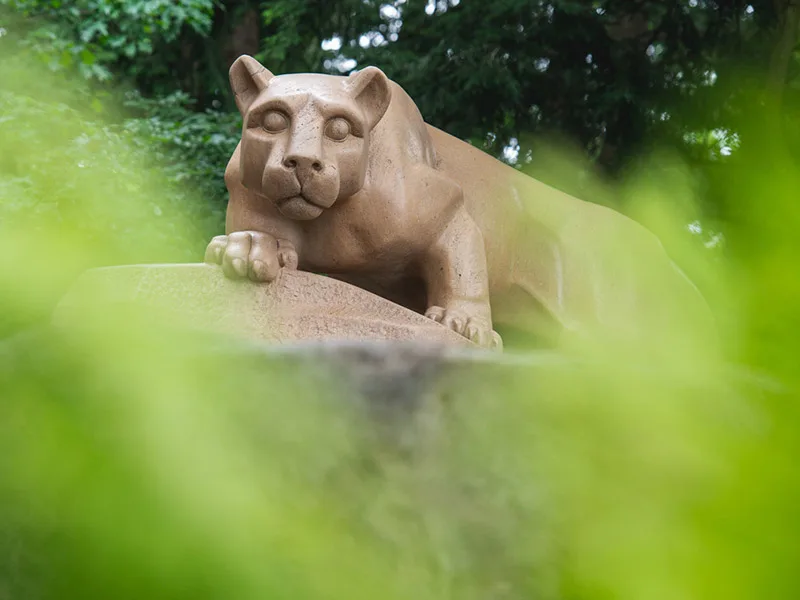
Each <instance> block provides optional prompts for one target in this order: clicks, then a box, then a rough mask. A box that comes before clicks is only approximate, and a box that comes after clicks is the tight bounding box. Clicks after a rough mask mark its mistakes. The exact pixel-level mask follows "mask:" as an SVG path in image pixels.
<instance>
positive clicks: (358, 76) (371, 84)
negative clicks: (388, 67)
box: [345, 67, 392, 129]
mask: <svg viewBox="0 0 800 600" xmlns="http://www.w3.org/2000/svg"><path fill="white" fill-rule="evenodd" d="M345 87H346V88H347V90H348V91H349V92H350V94H352V96H353V98H355V100H356V102H357V103H358V105H359V106H360V107H361V110H362V111H363V112H364V116H366V118H367V121H368V122H369V126H370V129H371V128H373V127H375V125H377V124H378V121H380V120H381V117H383V115H384V113H386V109H387V108H389V102H390V101H391V99H392V88H391V86H390V85H389V79H388V78H387V77H386V75H384V73H383V71H381V70H380V69H378V68H377V67H367V68H366V69H363V70H361V71H358V72H357V73H353V74H352V75H350V77H348V78H347V80H346V83H345Z"/></svg>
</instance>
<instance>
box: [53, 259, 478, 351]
mask: <svg viewBox="0 0 800 600" xmlns="http://www.w3.org/2000/svg"><path fill="white" fill-rule="evenodd" d="M98 303H99V304H101V305H102V306H103V307H104V309H108V308H110V307H111V308H113V306H114V305H119V306H126V305H135V306H137V307H138V308H142V307H143V308H144V309H145V310H147V311H151V310H152V311H153V314H154V315H156V314H158V315H159V316H162V317H165V318H167V319H168V320H169V321H170V322H174V323H175V324H180V325H185V326H187V327H189V328H193V329H200V330H203V331H209V332H216V333H224V334H232V335H234V336H237V337H244V338H248V339H254V340H264V341H269V342H275V343H291V342H300V341H317V342H323V341H333V340H336V341H347V340H349V341H356V340H362V341H364V340H392V341H403V342H414V341H416V342H425V343H429V344H435V345H448V346H451V345H455V346H462V347H473V348H474V347H476V346H475V345H474V344H473V343H472V342H470V341H469V340H467V339H465V338H464V337H462V336H460V335H458V334H456V333H454V332H453V331H451V330H449V329H447V328H445V327H444V326H442V325H440V324H439V323H436V322H434V321H431V320H430V319H427V318H426V317H425V316H423V315H420V314H418V313H415V312H413V311H410V310H408V309H405V308H403V307H401V306H399V305H397V304H394V303H392V302H389V301H387V300H385V299H383V298H381V297H379V296H376V295H374V294H371V293H369V292H366V291H364V290H362V289H360V288H357V287H355V286H353V285H350V284H347V283H343V282H341V281H338V280H336V279H331V278H329V277H324V276H321V275H315V274H313V273H305V272H302V271H288V270H285V269H283V270H281V273H280V274H279V275H278V278H277V279H276V280H275V281H274V282H272V283H261V284H256V283H253V282H251V281H247V280H244V281H234V280H230V279H227V278H226V277H225V276H224V275H223V273H222V270H221V269H220V268H219V267H216V266H210V265H205V264H169V265H132V266H124V267H108V268H102V269H93V270H90V271H87V272H86V273H84V274H83V275H82V276H81V277H80V278H79V279H78V280H77V281H76V282H75V284H74V286H73V287H72V289H71V290H70V291H69V293H68V294H67V295H66V296H65V297H64V298H63V300H62V301H61V303H60V304H59V305H58V307H57V309H56V311H55V314H54V321H55V323H56V324H58V323H59V322H62V323H63V322H69V320H70V319H71V315H73V314H75V311H80V310H85V309H86V307H89V306H92V305H93V304H98Z"/></svg>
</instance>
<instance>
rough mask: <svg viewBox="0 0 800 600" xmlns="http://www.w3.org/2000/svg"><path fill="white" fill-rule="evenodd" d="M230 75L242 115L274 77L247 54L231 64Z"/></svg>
mask: <svg viewBox="0 0 800 600" xmlns="http://www.w3.org/2000/svg"><path fill="white" fill-rule="evenodd" d="M228 76H229V78H230V81H231V89H232V90H233V93H234V95H235V97H236V106H237V107H238V108H239V112H240V113H242V116H244V115H245V113H246V112H247V109H248V108H250V105H251V104H252V103H253V100H255V99H256V98H257V97H258V95H259V94H260V93H261V92H262V91H264V89H265V88H266V87H267V85H268V84H269V80H270V79H272V78H273V77H274V75H273V74H272V73H270V72H269V71H268V70H267V68H266V67H265V66H264V65H262V64H261V63H260V62H258V61H257V60H256V59H255V58H253V57H252V56H247V55H246V54H244V55H242V56H240V57H239V58H237V59H236V61H235V62H234V63H233V65H231V70H230V72H229V74H228Z"/></svg>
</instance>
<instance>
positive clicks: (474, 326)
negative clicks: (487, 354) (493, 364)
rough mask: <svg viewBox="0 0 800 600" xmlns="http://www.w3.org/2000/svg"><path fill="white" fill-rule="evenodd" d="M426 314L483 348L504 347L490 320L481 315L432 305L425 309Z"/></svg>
mask: <svg viewBox="0 0 800 600" xmlns="http://www.w3.org/2000/svg"><path fill="white" fill-rule="evenodd" d="M425 316H426V317H428V318H429V319H432V320H434V321H436V322H437V323H441V324H442V325H444V326H445V327H447V328H448V329H451V330H453V331H455V332H456V333H457V334H459V335H463V336H464V337H465V338H467V339H468V340H470V341H471V342H473V343H475V344H477V345H478V346H481V347H483V348H495V349H501V348H502V347H503V340H502V339H501V338H500V336H499V335H498V334H497V332H496V331H493V330H492V327H491V325H490V324H489V323H488V321H487V320H486V319H483V318H481V317H468V316H467V315H466V314H464V313H463V312H461V311H459V310H446V309H444V308H442V307H441V306H431V307H430V308H429V309H428V310H427V311H425Z"/></svg>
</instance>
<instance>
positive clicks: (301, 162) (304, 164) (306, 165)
mask: <svg viewBox="0 0 800 600" xmlns="http://www.w3.org/2000/svg"><path fill="white" fill-rule="evenodd" d="M283 166H285V167H286V168H288V169H297V168H298V167H299V168H301V169H314V170H315V171H322V162H320V160H319V159H317V158H313V157H310V156H300V155H299V154H292V155H291V156H287V157H286V158H284V159H283Z"/></svg>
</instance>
